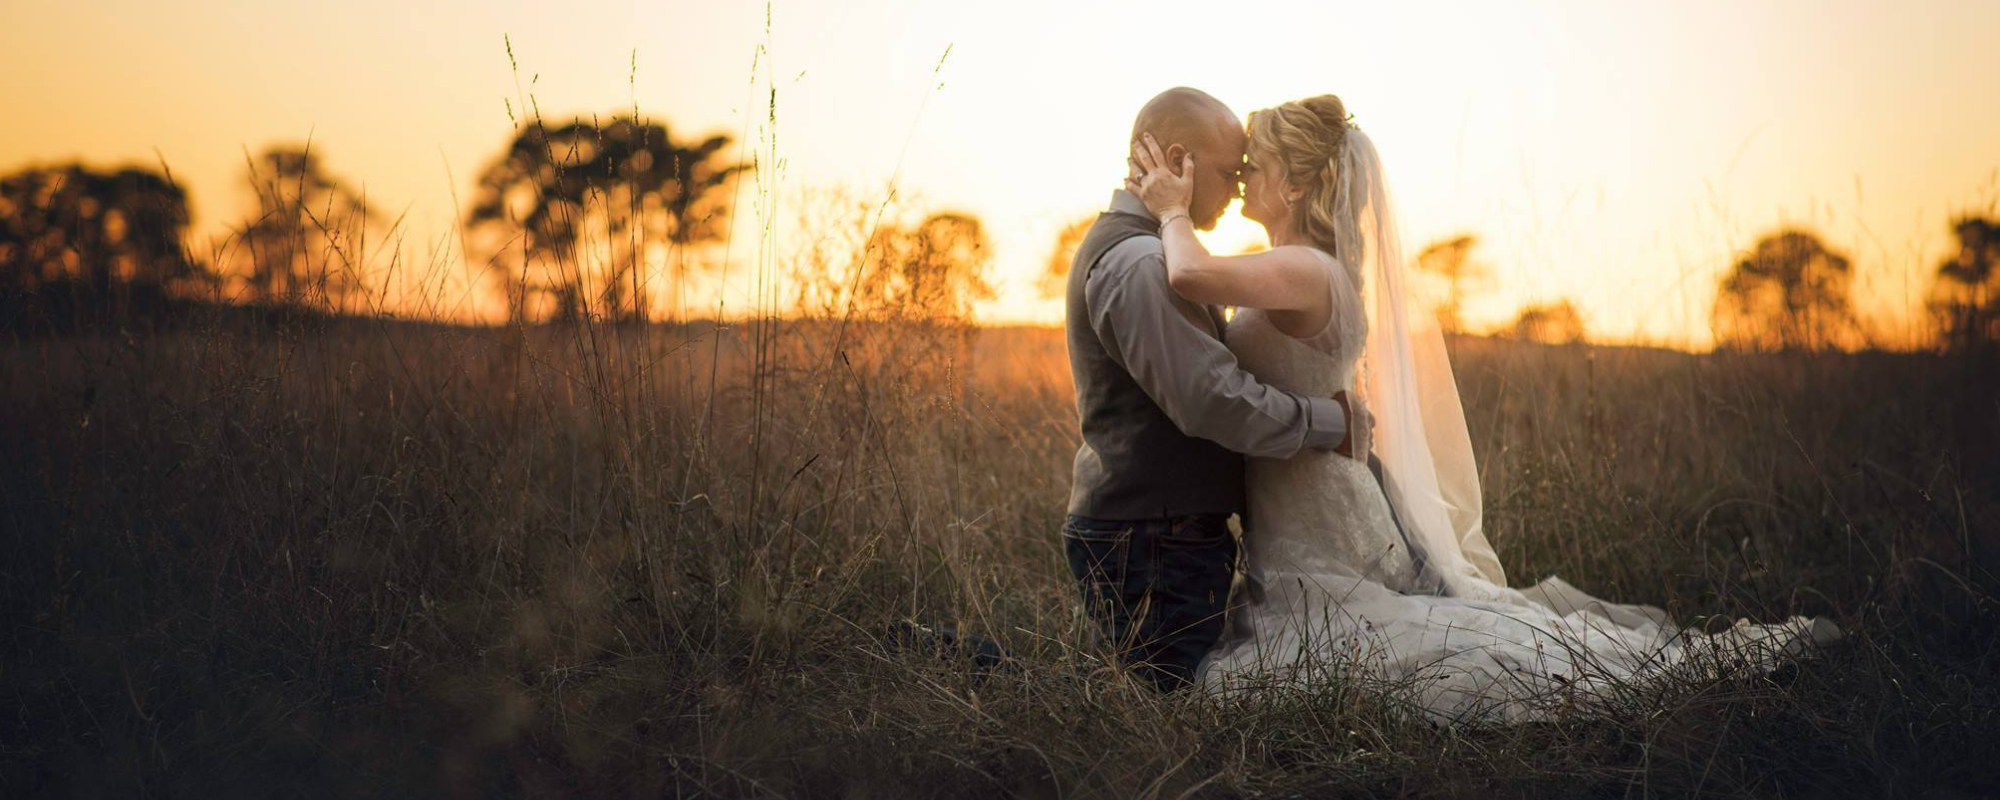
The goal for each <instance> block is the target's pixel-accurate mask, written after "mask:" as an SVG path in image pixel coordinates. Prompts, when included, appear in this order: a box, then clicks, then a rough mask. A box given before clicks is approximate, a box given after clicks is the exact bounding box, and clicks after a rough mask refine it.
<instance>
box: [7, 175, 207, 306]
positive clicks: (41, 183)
mask: <svg viewBox="0 0 2000 801" xmlns="http://www.w3.org/2000/svg"><path fill="white" fill-rule="evenodd" d="M188 217H189V213H188V198H187V192H186V190H184V189H182V188H181V187H180V186H178V185H177V184H175V183H174V182H173V181H172V180H170V179H169V178H168V177H166V176H164V175H161V174H160V173H157V172H153V171H151V170H146V169H140V168H125V169H119V170H115V171H111V172H101V171H98V170H93V169H91V168H88V167H85V166H83V165H81V164H69V165H65V166H56V167H30V168H27V169H24V170H21V171H18V172H15V173H13V174H11V175H7V176H5V177H4V178H0V300H4V303H5V307H6V308H7V309H9V310H10V311H9V313H8V314H7V315H5V316H6V317H7V318H8V322H9V323H12V324H13V325H9V326H7V327H18V325H19V324H21V323H22V322H23V321H24V320H25V319H26V318H27V317H29V316H31V315H32V316H34V317H36V318H39V319H41V320H42V321H44V322H46V323H49V324H52V325H57V326H69V325H77V324H84V323H88V322H91V321H95V320H127V319H130V318H132V317H133V316H139V315H152V314H156V313H158V312H159V311H160V310H161V309H162V308H163V307H164V303H165V301H166V299H167V298H169V297H170V296H173V295H177V294H189V293H193V292H195V291H197V290H199V289H202V288H206V287H208V286H210V281H211V275H210V273H209V272H208V270H207V269H206V268H205V267H203V266H202V265H200V264H197V263H196V262H195V261H194V260H193V259H191V258H190V257H189V256H188V253H187V248H186V238H187V227H188Z"/></svg>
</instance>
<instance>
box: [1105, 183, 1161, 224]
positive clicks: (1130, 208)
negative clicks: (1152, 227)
mask: <svg viewBox="0 0 2000 801" xmlns="http://www.w3.org/2000/svg"><path fill="white" fill-rule="evenodd" d="M1111 210H1112V211H1116V212H1120V213H1124V214H1136V215H1139V216H1141V217H1144V218H1146V219H1148V220H1152V221H1154V222H1159V221H1160V218H1158V217H1155V216H1153V212H1152V211H1150V210H1148V209H1147V208H1146V202H1145V201H1143V200H1140V199H1139V196H1138V195H1135V194H1132V193H1131V192H1129V191H1127V190H1124V189H1113V190H1111Z"/></svg>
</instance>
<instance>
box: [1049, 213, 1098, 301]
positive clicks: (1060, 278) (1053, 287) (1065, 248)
mask: <svg viewBox="0 0 2000 801" xmlns="http://www.w3.org/2000/svg"><path fill="white" fill-rule="evenodd" d="M1094 222H1097V215H1095V214H1092V215H1090V216H1088V217H1084V218H1082V219H1078V220H1072V221H1071V222H1070V224H1068V225H1065V226H1063V227H1062V230H1061V231H1057V232H1056V241H1055V247H1054V248H1053V249H1052V250H1050V251H1049V260H1048V262H1047V263H1046V264H1044V265H1043V267H1042V275H1041V277H1040V278H1038V279H1036V281H1035V291H1036V292H1038V293H1040V294H1041V296H1042V297H1044V298H1060V297H1062V296H1063V294H1064V293H1065V292H1067V291H1068V284H1069V268H1070V263H1071V262H1074V261H1076V249H1077V248H1078V247H1081V246H1082V245H1083V237H1084V235H1085V234H1088V233H1090V225H1091V223H1094Z"/></svg>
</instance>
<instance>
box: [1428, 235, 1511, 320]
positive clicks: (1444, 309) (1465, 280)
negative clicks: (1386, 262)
mask: <svg viewBox="0 0 2000 801" xmlns="http://www.w3.org/2000/svg"><path fill="white" fill-rule="evenodd" d="M1477 247H1479V237H1478V236H1477V235H1474V234H1459V235H1457V236H1452V237H1447V238H1445V239H1440V240H1438V241H1436V242H1432V243H1431V244H1430V245H1428V246H1426V247H1425V248H1424V249H1423V250H1422V251H1420V252H1419V253H1417V268H1418V269H1420V270H1423V271H1424V272H1427V273H1430V274H1432V275H1435V276H1437V277H1438V278H1440V279H1442V280H1443V281H1444V282H1445V287H1446V292H1445V301H1444V302H1443V303H1442V304H1440V305H1439V306H1438V308H1437V309H1436V311H1437V316H1438V327H1440V328H1442V329H1444V331H1445V333H1448V334H1455V333H1459V332H1461V331H1464V330H1465V317H1464V311H1465V295H1466V293H1467V291H1468V290H1470V289H1473V288H1474V287H1475V286H1478V285H1482V284H1483V283H1484V282H1485V281H1486V280H1488V279H1490V278H1491V277H1492V275H1493V268H1492V267H1491V266H1489V265H1487V264H1486V263H1485V262H1482V261H1478V260H1476V259H1474V258H1473V257H1472V251H1473V249H1475V248H1477Z"/></svg>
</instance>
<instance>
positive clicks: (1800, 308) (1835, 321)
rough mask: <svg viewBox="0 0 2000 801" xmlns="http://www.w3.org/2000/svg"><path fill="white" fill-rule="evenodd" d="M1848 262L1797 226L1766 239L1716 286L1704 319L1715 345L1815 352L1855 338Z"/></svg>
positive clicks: (1747, 348) (1735, 348) (1855, 329)
mask: <svg viewBox="0 0 2000 801" xmlns="http://www.w3.org/2000/svg"><path fill="white" fill-rule="evenodd" d="M1853 276H1854V265H1853V262H1852V261H1850V260H1849V259H1848V257H1847V256H1845V255H1843V254H1840V253H1837V252H1835V251H1833V250H1832V249H1830V248H1828V247H1827V246H1826V244H1825V243H1823V242H1821V241H1820V239H1819V237H1818V236H1816V235H1814V234H1812V233H1810V232H1807V231H1804V230H1800V229H1796V228H1786V229H1783V230H1780V231H1777V232H1775V233H1772V234H1769V235H1767V236H1765V237H1764V238H1763V239H1760V240H1758V241H1757V244H1756V245H1755V246H1754V247H1752V248H1751V249H1750V250H1749V251H1747V252H1745V253H1743V254H1742V255H1741V256H1740V257H1739V258H1738V259H1737V262H1736V264H1735V265H1734V266H1733V267H1731V268H1730V270H1729V273H1728V274H1727V275H1725V276H1724V277H1723V279H1722V283H1721V285H1720V286H1718V287H1717V288H1716V293H1715V305H1714V309H1713V314H1712V316H1711V317H1710V324H1711V326H1712V327H1713V329H1714V333H1715V342H1716V344H1717V346H1719V347H1723V348H1729V349H1734V350H1751V351H1775V350H1822V349H1826V348H1838V347H1844V346H1847V345H1849V344H1852V343H1853V342H1854V341H1855V340H1856V339H1857V338H1858V337H1859V334H1860V329H1859V325H1858V323H1857V321H1856V320H1855V317H1854V311H1853V307H1852V305H1851V301H1850V299H1849V297H1848V290H1849V287H1850V285H1851V284H1852V281H1853Z"/></svg>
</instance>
